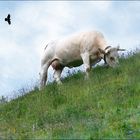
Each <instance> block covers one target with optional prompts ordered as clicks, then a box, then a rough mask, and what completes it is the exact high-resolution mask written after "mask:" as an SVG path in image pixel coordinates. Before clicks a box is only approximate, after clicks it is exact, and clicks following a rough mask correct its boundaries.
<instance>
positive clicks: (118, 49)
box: [117, 44, 125, 51]
mask: <svg viewBox="0 0 140 140" xmlns="http://www.w3.org/2000/svg"><path fill="white" fill-rule="evenodd" d="M117 51H125V49H120V45H119V44H118V46H117Z"/></svg>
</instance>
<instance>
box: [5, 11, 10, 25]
mask: <svg viewBox="0 0 140 140" xmlns="http://www.w3.org/2000/svg"><path fill="white" fill-rule="evenodd" d="M10 17H11V16H10V14H8V16H7V18H5V21H7V22H8V24H9V25H10V24H11V19H10Z"/></svg>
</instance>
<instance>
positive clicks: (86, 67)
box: [81, 52, 91, 79]
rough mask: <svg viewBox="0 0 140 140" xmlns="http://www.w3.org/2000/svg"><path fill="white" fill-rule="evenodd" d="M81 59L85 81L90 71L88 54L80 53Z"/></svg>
mask: <svg viewBox="0 0 140 140" xmlns="http://www.w3.org/2000/svg"><path fill="white" fill-rule="evenodd" d="M81 57H82V60H83V64H84V68H85V72H86V75H85V79H88V78H89V71H90V69H91V66H90V57H89V53H88V52H85V53H82V54H81Z"/></svg>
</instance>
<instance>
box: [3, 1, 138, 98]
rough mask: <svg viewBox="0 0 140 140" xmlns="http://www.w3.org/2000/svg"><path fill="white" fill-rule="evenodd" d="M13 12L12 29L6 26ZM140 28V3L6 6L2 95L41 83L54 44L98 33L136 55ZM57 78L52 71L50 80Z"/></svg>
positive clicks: (10, 3)
mask: <svg viewBox="0 0 140 140" xmlns="http://www.w3.org/2000/svg"><path fill="white" fill-rule="evenodd" d="M9 13H10V14H11V22H12V23H11V25H8V23H7V22H5V21H4V18H5V17H6V16H7V15H8V14H9ZM139 25H140V2H139V1H0V96H7V97H12V96H13V95H14V94H15V92H17V91H19V90H21V89H22V88H31V87H33V85H34V84H36V83H38V81H39V71H40V59H41V56H42V52H43V49H44V47H45V46H46V44H47V43H48V42H49V41H51V40H56V39H59V38H63V37H65V36H67V35H70V34H73V33H76V32H81V31H88V30H97V31H100V32H102V33H103V34H104V36H105V38H106V40H107V42H108V45H112V46H117V45H118V44H119V45H120V46H121V48H124V49H126V51H131V50H132V51H134V50H135V49H136V48H140V28H139ZM67 70H68V69H65V71H64V72H63V73H62V75H63V76H65V72H66V71H67ZM52 74H53V70H52V69H51V68H50V69H49V79H50V81H51V80H52V79H51V78H52Z"/></svg>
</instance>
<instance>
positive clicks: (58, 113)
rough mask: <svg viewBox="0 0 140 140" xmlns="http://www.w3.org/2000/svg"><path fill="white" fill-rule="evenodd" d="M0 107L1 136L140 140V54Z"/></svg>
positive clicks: (11, 137) (69, 78)
mask: <svg viewBox="0 0 140 140" xmlns="http://www.w3.org/2000/svg"><path fill="white" fill-rule="evenodd" d="M90 77H91V78H90V80H88V81H85V80H84V75H83V73H78V74H74V75H72V76H69V77H68V78H65V79H64V80H63V83H64V84H63V85H61V86H57V85H56V84H55V83H54V84H50V85H49V86H47V87H46V89H44V90H43V91H41V92H39V91H38V90H35V91H32V92H30V93H29V94H27V95H25V96H22V97H19V98H18V99H15V100H12V101H10V102H8V103H4V104H0V138H8V139H14V138H16V139H26V138H27V139H29V138H32V139H54V138H63V139H65V138H71V139H72V138H82V139H85V138H86V139H94V138H120V139H122V138H140V53H136V54H133V56H129V57H128V58H127V59H120V67H118V68H115V69H112V68H106V67H99V66H98V67H96V68H94V69H93V70H92V71H91V73H90Z"/></svg>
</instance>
